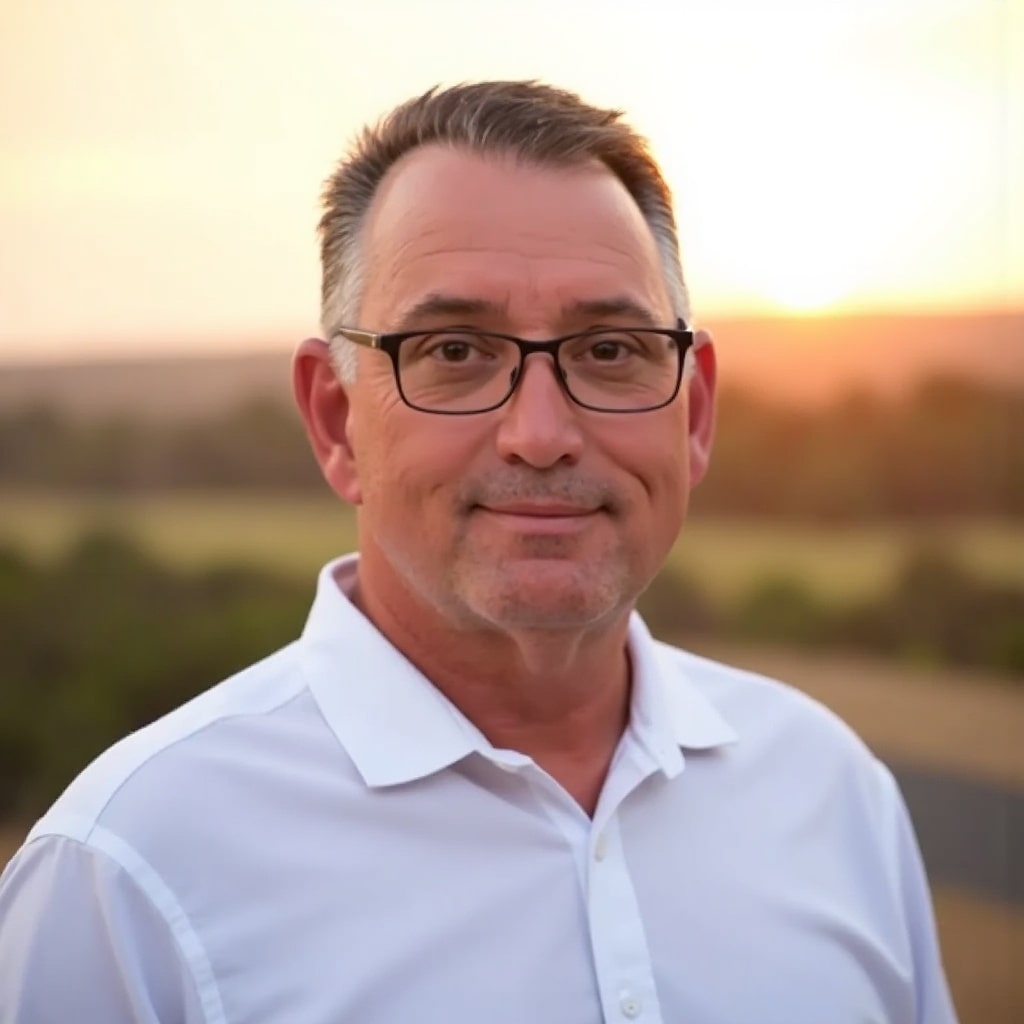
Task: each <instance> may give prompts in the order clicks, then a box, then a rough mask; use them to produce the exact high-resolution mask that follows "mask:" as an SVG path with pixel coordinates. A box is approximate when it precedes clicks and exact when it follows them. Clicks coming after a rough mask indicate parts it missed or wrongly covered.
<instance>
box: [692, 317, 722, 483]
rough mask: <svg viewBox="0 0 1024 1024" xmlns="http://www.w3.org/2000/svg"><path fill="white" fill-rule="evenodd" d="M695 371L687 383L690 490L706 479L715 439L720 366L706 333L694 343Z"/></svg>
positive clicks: (698, 336) (695, 338)
mask: <svg viewBox="0 0 1024 1024" xmlns="http://www.w3.org/2000/svg"><path fill="white" fill-rule="evenodd" d="M692 351H693V355H692V357H691V358H692V360H693V367H694V368H693V371H692V373H691V374H690V377H689V379H688V380H687V382H686V386H687V392H688V395H689V414H690V435H689V445H690V486H691V487H692V486H696V485H697V484H699V483H700V481H701V480H703V479H704V475H705V473H707V471H708V462H709V461H710V459H711V442H712V441H713V439H714V435H715V394H716V391H715V385H716V377H717V364H716V360H715V347H714V344H713V343H712V340H711V335H710V334H708V332H707V331H697V333H696V335H695V336H694V339H693V349H692Z"/></svg>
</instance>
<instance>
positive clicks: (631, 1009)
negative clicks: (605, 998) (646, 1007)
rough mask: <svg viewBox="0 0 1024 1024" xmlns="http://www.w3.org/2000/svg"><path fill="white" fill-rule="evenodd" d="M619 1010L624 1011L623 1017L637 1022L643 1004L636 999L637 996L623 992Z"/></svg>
mask: <svg viewBox="0 0 1024 1024" xmlns="http://www.w3.org/2000/svg"><path fill="white" fill-rule="evenodd" d="M619 1009H620V1010H621V1011H622V1016H623V1017H628V1018H629V1019H630V1020H635V1019H636V1018H637V1017H639V1016H640V1011H641V1010H642V1009H643V1004H642V1003H641V1002H640V1000H639V999H637V998H636V996H631V995H630V994H629V993H628V992H623V993H622V996H621V998H620V999H619Z"/></svg>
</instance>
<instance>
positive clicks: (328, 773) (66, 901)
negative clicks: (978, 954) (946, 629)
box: [0, 557, 954, 1024]
mask: <svg viewBox="0 0 1024 1024" xmlns="http://www.w3.org/2000/svg"><path fill="white" fill-rule="evenodd" d="M355 566H356V562H355V559H354V558H351V557H350V558H347V559H341V560H339V561H338V562H335V563H332V564H330V565H328V566H326V567H325V568H324V570H323V571H322V573H321V575H320V581H319V587H318V591H317V596H316V600H315V602H314V605H313V608H312V611H311V613H310V617H309V621H308V624H307V627H306V629H305V631H304V633H303V635H302V637H301V639H299V640H298V641H296V642H295V643H294V644H292V645H290V646H288V647H286V648H284V649H283V650H281V651H279V652H277V653H276V654H274V655H271V656H270V657H269V658H267V659H265V660H264V661H262V662H260V663H258V664H257V665H255V666H253V667H251V668H249V669H247V670H245V671H244V672H241V673H240V674H239V675H237V676H235V677H233V678H231V679H229V680H227V681H226V682H224V683H222V684H221V685H219V686H217V687H214V688H213V689H212V690H209V691H208V692H206V693H204V694H203V695H201V696H200V697H198V698H197V699H195V700H193V701H191V702H190V703H188V704H186V705H184V706H183V707H181V708H179V709H178V710H177V711H175V712H173V713H172V714H170V715H168V716H166V717H165V718H163V719H161V720H159V721H157V722H155V723H154V724H153V725H151V726H149V727H147V728H145V729H143V730H141V731H140V732H137V733H135V734H133V735H132V736H130V737H128V738H127V739H125V740H123V741H121V742H120V743H118V744H117V745H115V746H114V747H113V748H111V749H110V750H108V751H107V752H106V753H105V754H103V755H102V756H101V757H100V758H98V759H97V760H96V761H95V762H94V763H93V764H92V765H91V766H90V767H89V768H87V769H86V770H85V771H84V772H83V773H82V774H81V775H80V776H79V777H78V778H77V779H76V780H75V781H74V782H73V783H72V785H71V786H70V787H69V788H68V790H67V791H66V792H65V793H64V795H63V796H61V798H60V799H59V800H58V801H57V803H56V804H55V805H54V806H53V808H51V810H50V811H49V812H48V813H47V814H46V815H45V816H44V817H43V818H42V819H41V820H40V821H39V822H38V823H37V825H36V826H35V828H34V829H33V830H32V832H31V833H30V835H29V837H28V839H27V840H26V844H25V845H24V846H23V847H22V849H21V850H20V852H19V853H18V854H17V855H16V856H15V858H14V860H13V861H12V862H11V863H10V865H9V866H8V867H7V869H6V871H5V872H4V874H3V877H2V879H0V1022H2V1024H43V1022H47V1024H49V1022H72V1021H74V1022H82V1024H93V1022H95V1024H128V1022H132V1024H139V1022H145V1024H157V1022H159V1024H171V1022H175V1024H179V1022H185V1024H199V1022H203V1024H223V1022H229V1024H270V1022H275V1024H276V1022H295V1024H342V1022H358V1024H411V1022H414V1021H415V1022H417V1024H421V1022H425V1024H432V1022H438V1024H440V1022H445V1024H469V1022H473V1024H478V1022H479V1024H484V1022H486V1024H594V1022H598V1021H605V1022H613V1021H615V1022H629V1021H637V1022H641V1024H645V1022H650V1024H655V1022H664V1024H674V1022H694V1024H703V1022H706V1024H719V1022H723V1024H742V1022H747V1021H749V1022H757V1024H821V1022H823V1021H828V1022H829V1024H844V1022H850V1024H853V1022H858V1024H860V1022H879V1024H881V1022H899V1024H911V1022H918V1024H945V1022H949V1021H953V1020H954V1014H953V1010H952V1006H951V1004H950V1000H949V995H948V992H947V989H946V984H945V980H944V978H943V974H942V968H941V964H940V961H939V956H938V950H937V945H936V938H935V929H934V923H933V920H932V915H931V907H930V901H929V895H928V890H927V885H926V882H925V879H924V875H923V872H922V867H921V862H920V858H919V855H918V851H917V847H916V844H915V841H914V837H913V834H912V831H911V828H910V824H909V821H908V817H907V814H906V810H905V808H904V805H903V802H902V800H901V798H900V796H899V793H898V791H897V789H896V786H895V784H894V782H893V780H892V777H891V776H890V774H889V773H888V771H887V770H886V769H885V768H883V767H882V766H881V765H880V764H879V763H878V762H877V761H876V760H875V759H874V758H873V757H872V756H871V755H870V754H869V753H868V752H867V751H866V750H865V748H864V747H863V746H862V745H861V743H860V742H859V741H858V740H857V739H856V738H855V737H854V736H853V735H852V734H851V733H850V732H849V731H848V730H847V729H846V728H845V726H843V725H842V724H841V723H840V722H839V721H838V720H836V719H835V718H834V717H833V716H832V715H831V714H830V713H829V712H827V711H825V710H824V709H823V708H821V707H820V706H819V705H817V704H815V703H813V702H812V701H811V700H809V699H808V698H806V697H804V696H802V695H800V694H799V693H797V692H795V691H793V690H790V689H789V688H787V687H784V686H782V685H780V684H777V683H773V682H771V681H768V680H765V679H762V678H760V677H757V676H753V675H750V674H748V673H745V672H740V671H737V670H734V669H731V668H727V667H725V666H722V665H718V664H715V663H712V662H708V661H705V660H702V659H700V658H697V657H694V656H692V655H689V654H685V653H683V652H681V651H678V650H675V649H673V648H670V647H667V646H665V645H663V644H660V643H656V642H655V641H653V640H652V639H651V637H650V636H649V634H648V633H647V631H646V629H645V628H644V626H643V624H642V622H641V621H640V619H639V618H638V617H636V616H634V618H633V620H632V622H631V625H630V633H629V645H630V656H631V662H632V667H633V697H632V708H631V720H630V724H629V727H628V728H627V730H626V732H625V734H624V735H623V737H622V741H621V743H620V745H619V748H618V751H617V753H616V755H615V758H614V761H613V764H612V766H611V768H610V770H609V774H608V778H607V781H606V784H605V786H604V789H603V791H602V794H601V797H600V800H599V803H598V806H597V809H596V812H595V814H594V816H593V819H591V818H589V817H588V816H587V815H586V814H585V813H584V812H583V811H582V810H581V808H580V807H579V806H578V805H577V804H576V803H575V802H574V801H573V799H572V798H571V797H570V796H569V795H568V794H567V793H566V792H565V791H564V790H563V789H562V788H561V787H560V786H559V785H558V784H557V783H556V782H555V781H554V780H553V779H552V778H551V777H550V776H548V775H547V774H546V773H545V772H544V771H543V770H541V769H540V768H538V767H537V766H536V765H535V764H534V763H533V762H532V761H531V760H530V759H529V758H528V757H525V756H523V755H522V754H519V753H516V752H514V751H508V750H499V749H495V748H494V747H492V746H491V745H490V744H489V743H488V741H487V740H486V738H485V737H484V736H483V735H482V734H481V733H480V732H479V730H477V729H476V728H475V727H474V726H473V725H472V724H471V723H470V722H469V721H468V720H467V719H466V718H465V717H464V716H463V715H462V714H461V713H460V712H459V711H458V710H457V709H456V708H455V707H454V706H453V705H452V704H451V703H450V702H449V701H448V700H446V699H445V698H444V697H443V696H442V695H441V694H440V692H439V691H438V690H436V689H435V688H434V687H433V686H432V685H431V684H430V682H429V681H428V680H427V679H425V678H424V677H423V676H422V675H421V674H420V673H419V672H418V671H417V670H416V669H415V668H414V667H413V666H412V665H411V664H410V663H409V662H408V661H406V660H405V659H404V658H403V657H402V655H401V654H400V653H399V652H398V651H397V650H395V649H394V648H393V647H392V646H391V645H390V644H389V643H388V642H387V641H386V640H385V639H384V638H383V636H381V634H379V633H378V632H377V631H376V630H375V629H374V627H373V626H372V625H371V624H370V623H369V622H368V621H367V620H366V619H364V618H363V617H362V616H361V615H360V613H359V612H358V611H357V610H356V609H355V608H354V606H353V605H352V604H351V603H350V602H349V601H348V599H347V598H346V597H345V594H344V592H343V591H344V590H345V588H348V587H350V586H351V584H352V582H353V580H354V574H355Z"/></svg>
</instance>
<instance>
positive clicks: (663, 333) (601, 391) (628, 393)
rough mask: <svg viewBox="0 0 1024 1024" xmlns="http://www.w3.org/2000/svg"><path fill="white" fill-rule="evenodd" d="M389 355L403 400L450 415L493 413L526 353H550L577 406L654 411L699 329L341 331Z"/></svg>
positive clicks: (674, 384) (677, 377) (670, 393)
mask: <svg viewBox="0 0 1024 1024" xmlns="http://www.w3.org/2000/svg"><path fill="white" fill-rule="evenodd" d="M339 337H341V338H347V339H348V340H349V341H352V342H355V344H357V345H365V346H366V347H367V348H374V349H379V350H380V351H381V352H385V353H387V355H388V356H390V357H391V365H392V366H393V367H394V371H395V383H396V384H397V385H398V393H399V394H400V395H401V397H402V401H404V402H405V404H406V405H408V406H410V407H411V408H413V409H418V410H420V411H421V412H430V413H440V414H442V415H448V416H465V415H469V414H471V413H480V412H490V411H491V410H492V409H497V408H498V407H499V406H501V405H503V404H504V403H505V402H507V401H508V400H509V398H510V397H511V396H512V393H513V392H514V391H515V389H516V386H517V385H518V384H519V381H520V380H522V377H523V369H524V367H525V365H526V358H527V356H530V355H534V354H535V353H540V354H544V355H549V356H550V357H551V359H552V361H553V363H554V366H555V369H556V370H557V372H556V374H555V378H556V379H557V381H558V383H559V385H560V386H561V388H562V390H563V391H564V392H565V393H566V394H567V395H568V396H569V398H570V399H572V401H573V402H575V403H576V404H577V405H581V406H583V408H584V409H593V410H595V411H596V412H622V413H626V412H649V411H651V410H654V409H660V408H662V407H663V406H666V405H668V404H669V403H670V402H671V401H672V400H673V399H674V398H675V397H676V395H677V394H678V393H679V383H680V381H681V380H682V375H683V362H684V357H685V355H686V352H687V351H688V350H689V348H690V347H691V346H692V345H693V332H692V331H691V330H689V329H688V328H686V327H685V326H684V325H683V322H682V321H681V320H680V321H679V326H678V328H675V329H671V328H660V327H659V328H655V327H616V328H606V327H602V328H598V329H594V330H589V331H582V332H580V333H578V334H567V335H565V336H564V337H561V338H554V339H553V340H551V341H524V340H523V339H522V338H516V337H514V336H513V335H510V334H496V333H494V332H493V331H476V330H464V329H461V328H456V329H452V330H448V329H443V330H435V331H402V332H399V333H393V334H375V333H373V332H372V331H361V330H357V329H355V328H351V327H341V328H339V329H338V330H337V331H335V333H334V335H333V336H332V340H333V339H335V338H339Z"/></svg>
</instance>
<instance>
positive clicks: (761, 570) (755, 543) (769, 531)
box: [0, 493, 1024, 601]
mask: <svg viewBox="0 0 1024 1024" xmlns="http://www.w3.org/2000/svg"><path fill="white" fill-rule="evenodd" d="M104 525H105V526H109V527H112V528H115V529H117V530H121V531H124V532H126V533H128V534H129V535H131V536H133V537H135V538H136V539H137V540H138V541H139V542H140V543H141V544H143V545H144V546H145V547H146V548H147V549H149V550H151V551H152V552H153V553H154V554H155V555H156V556H157V557H158V558H161V559H164V560H166V561H168V562H170V563H173V564H176V565H180V566H183V567H195V568H199V567H202V566H206V565H209V564H211V563H213V562H226V561H244V562H248V563H253V564H257V565H261V566H265V567H266V568H269V569H273V570H277V571H283V572H287V573H289V574H294V575H297V576H300V577H302V578H309V577H311V575H312V573H313V572H315V570H316V569H317V568H319V566H320V565H321V564H322V563H323V562H324V561H326V560H327V559H328V558H330V557H332V556H333V555H336V554H341V553H343V552H345V551H350V550H352V549H353V548H354V547H355V542H356V536H355V523H354V519H353V516H352V514H351V512H350V510H349V509H348V508H346V507H345V506H343V505H342V504H341V503H340V502H338V501H336V500H333V499H331V498H330V497H327V496H325V497H304V498H298V497H282V496H281V495H273V496H265V495H245V494H227V495H214V494H197V495H168V496H161V497H144V498H135V499H123V498H122V499H117V500H112V499H105V500H104V499H84V498H74V497H57V496H49V495H47V496H38V495H25V494H9V493H0V543H4V542H6V543H13V544H14V545H15V546H17V547H18V548H21V549H23V550H25V551H27V552H28V553H30V554H31V555H32V556H34V557H40V558H44V559H49V558H53V557H56V556H59V555H60V553H61V552H63V551H64V550H66V549H67V547H68V546H69V545H70V544H72V543H73V542H74V540H75V539H76V538H77V537H78V536H80V535H81V534H82V532H83V531H85V530H87V529H90V528H94V527H100V526H104ZM921 545H932V546H935V547H936V548H938V549H939V550H941V551H943V552H946V553H947V554H949V555H950V556H951V557H955V558H956V559H958V560H959V561H960V562H961V564H963V566H964V567H965V568H967V569H970V570H973V571H975V572H977V573H979V574H981V575H983V576H985V577H988V578H992V579H1005V580H1016V581H1018V582H1019V581H1020V580H1022V579H1024V526H1013V525H1010V524H1008V523H1005V522H1003V523H990V522H978V521H973V522H957V523H950V524H936V525H928V526H922V525H918V524H914V525H909V526H908V525H890V526H884V525H883V526H870V527H858V528H853V529H839V528H837V529H826V528H813V527H807V526H792V525H791V526H783V525H777V524H770V523H739V522H730V521H720V520H707V519H700V518H699V517H698V518H694V519H693V520H692V521H691V522H690V523H688V524H687V526H686V528H685V529H684V531H683V534H682V536H681V537H680V540H679V542H678V543H677V545H676V549H675V551H674V552H673V556H672V563H673V565H674V566H675V567H676V568H677V569H680V570H682V571H684V572H686V573H688V574H689V575H691V576H692V577H693V579H694V580H695V581H696V582H697V583H698V584H699V585H701V586H702V587H703V588H704V589H705V590H706V591H707V593H709V594H710V595H712V596H713V597H714V598H716V599H718V600H722V601H728V600H730V599H731V598H733V597H735V596H736V595H738V594H739V593H742V592H743V591H744V590H745V589H746V588H747V587H748V586H749V585H750V583H751V582H752V581H753V580H756V579H758V578H763V577H765V576H774V575H778V576H790V577H794V578H797V579H800V580H802V581H803V582H804V583H805V584H806V585H807V586H809V587H810V588H812V589H813V590H814V591H815V592H816V593H817V594H819V595H820V596H821V597H822V598H824V599H827V600H835V601H844V600H851V599H855V598H860V597H868V596H871V595H872V594H874V593H876V592H879V591H882V590H884V589H886V587H887V585H888V584H889V582H890V581H891V580H892V577H893V575H894V574H895V573H896V572H897V571H898V570H899V567H900V564H901V562H902V560H903V559H904V558H905V557H906V555H907V554H908V553H909V552H910V551H911V550H913V549H914V548H915V547H917V546H921Z"/></svg>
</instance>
